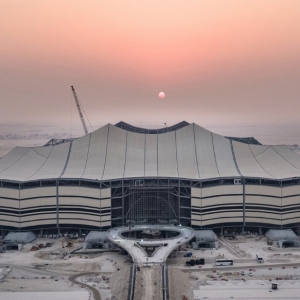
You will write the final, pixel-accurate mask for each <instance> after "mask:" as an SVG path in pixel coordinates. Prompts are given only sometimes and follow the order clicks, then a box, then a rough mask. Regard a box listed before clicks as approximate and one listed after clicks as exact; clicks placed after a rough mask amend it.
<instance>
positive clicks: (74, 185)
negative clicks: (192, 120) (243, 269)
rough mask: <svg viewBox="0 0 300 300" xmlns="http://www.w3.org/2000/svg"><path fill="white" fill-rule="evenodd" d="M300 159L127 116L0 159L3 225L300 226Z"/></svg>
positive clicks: (281, 150) (284, 150)
mask: <svg viewBox="0 0 300 300" xmlns="http://www.w3.org/2000/svg"><path fill="white" fill-rule="evenodd" d="M299 177H300V157H299V156H298V155H297V154H296V153H295V152H293V151H292V150H291V149H290V148H289V147H287V146H265V145H260V144H259V143H255V140H254V141H253V140H251V139H248V140H247V139H244V140H243V139H241V140H238V139H235V138H227V137H223V136H220V135H218V134H215V133H212V132H210V131H208V130H206V129H204V128H202V127H200V126H198V125H196V124H189V123H187V122H181V123H178V124H176V125H174V126H171V127H165V128H161V129H145V128H138V127H134V126H131V125H129V124H126V123H124V122H120V123H118V124H116V125H111V124H107V125H105V126H103V127H101V128H99V129H98V130H96V131H94V132H92V133H89V134H87V135H84V136H82V137H79V138H77V139H73V140H60V141H59V140H57V141H54V140H52V141H51V142H50V143H47V144H46V145H45V146H41V147H16V148H14V149H13V150H12V151H10V152H9V153H8V154H7V155H5V156H4V157H3V158H2V159H0V184H1V185H0V229H1V230H3V231H6V230H10V231H27V230H32V231H44V232H45V231H47V232H57V233H60V232H63V231H68V230H69V231H70V230H73V231H79V232H82V231H87V230H107V229H109V228H113V227H116V226H124V225H128V224H152V225H153V224H174V225H176V224H177V225H179V224H182V225H185V226H190V227H192V228H194V229H213V230H214V231H216V232H223V231H224V230H228V229H229V230H235V231H240V232H244V231H247V230H256V231H258V232H261V231H265V230H266V229H269V228H279V229H283V228H298V226H299V220H300V185H299Z"/></svg>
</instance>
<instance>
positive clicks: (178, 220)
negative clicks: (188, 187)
mask: <svg viewBox="0 0 300 300" xmlns="http://www.w3.org/2000/svg"><path fill="white" fill-rule="evenodd" d="M178 223H179V224H181V221H180V179H178Z"/></svg>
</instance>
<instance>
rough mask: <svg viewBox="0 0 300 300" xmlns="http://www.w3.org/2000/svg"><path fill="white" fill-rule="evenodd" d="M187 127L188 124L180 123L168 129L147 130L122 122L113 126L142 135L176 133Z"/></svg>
mask: <svg viewBox="0 0 300 300" xmlns="http://www.w3.org/2000/svg"><path fill="white" fill-rule="evenodd" d="M188 125H190V124H189V123H188V122H186V121H182V122H180V123H177V124H175V125H172V126H169V127H163V128H159V129H148V128H142V127H136V126H133V125H130V124H128V123H125V122H123V121H121V122H119V123H117V124H115V126H116V127H119V128H121V129H124V130H126V131H131V132H136V133H144V134H161V133H166V132H170V131H176V130H178V129H180V128H183V127H185V126H188Z"/></svg>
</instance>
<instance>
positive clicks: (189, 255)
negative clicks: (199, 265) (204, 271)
mask: <svg viewBox="0 0 300 300" xmlns="http://www.w3.org/2000/svg"><path fill="white" fill-rule="evenodd" d="M192 255H193V253H192V252H188V253H186V254H184V257H191V256H192Z"/></svg>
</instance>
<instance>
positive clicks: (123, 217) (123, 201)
mask: <svg viewBox="0 0 300 300" xmlns="http://www.w3.org/2000/svg"><path fill="white" fill-rule="evenodd" d="M124 205H125V200H124V180H123V179H122V220H123V221H122V224H123V226H126V220H125V211H124Z"/></svg>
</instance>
